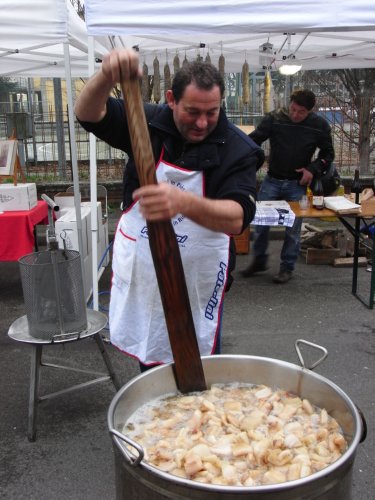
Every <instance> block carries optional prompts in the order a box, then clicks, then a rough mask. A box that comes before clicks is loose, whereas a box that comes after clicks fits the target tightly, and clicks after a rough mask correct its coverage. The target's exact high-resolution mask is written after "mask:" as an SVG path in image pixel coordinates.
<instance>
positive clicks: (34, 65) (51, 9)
mask: <svg viewBox="0 0 375 500" xmlns="http://www.w3.org/2000/svg"><path fill="white" fill-rule="evenodd" d="M64 43H67V44H68V45H69V52H70V63H69V70H70V73H71V76H73V77H85V76H87V75H88V60H87V53H88V37H87V31H86V26H85V23H84V21H82V19H80V17H79V16H78V14H77V13H76V12H75V10H74V8H73V6H72V5H71V3H70V2H69V1H66V0H2V1H1V30H0V76H15V77H19V76H23V77H57V78H59V77H61V78H65V75H66V73H65V72H66V67H65V60H64V49H63V44H64ZM95 48H96V56H97V57H99V58H100V57H102V56H103V55H104V54H105V52H106V51H107V49H106V48H105V47H103V46H102V45H101V44H100V43H99V42H96V44H95Z"/></svg>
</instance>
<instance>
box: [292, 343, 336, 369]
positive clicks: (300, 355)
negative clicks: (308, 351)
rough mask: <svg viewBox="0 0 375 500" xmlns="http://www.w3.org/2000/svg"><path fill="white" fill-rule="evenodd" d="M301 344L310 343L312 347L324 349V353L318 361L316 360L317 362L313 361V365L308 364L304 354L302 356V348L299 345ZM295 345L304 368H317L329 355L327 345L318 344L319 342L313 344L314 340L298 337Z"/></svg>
mask: <svg viewBox="0 0 375 500" xmlns="http://www.w3.org/2000/svg"><path fill="white" fill-rule="evenodd" d="M300 344H305V345H308V346H310V347H315V349H318V350H319V351H322V352H323V355H322V356H321V357H320V358H319V359H318V360H317V361H315V363H313V364H312V365H311V366H306V364H305V360H304V359H303V356H302V353H301V349H300V347H299V345H300ZM294 346H295V348H296V351H297V354H298V358H299V360H300V363H301V365H302V368H307V369H308V370H313V369H314V368H316V367H317V366H318V365H320V363H322V362H323V361H324V360H325V359H326V357H327V356H328V351H327V349H326V348H325V347H322V346H321V345H318V344H313V343H312V342H309V341H307V340H303V339H297V340H296V341H295V344H294Z"/></svg>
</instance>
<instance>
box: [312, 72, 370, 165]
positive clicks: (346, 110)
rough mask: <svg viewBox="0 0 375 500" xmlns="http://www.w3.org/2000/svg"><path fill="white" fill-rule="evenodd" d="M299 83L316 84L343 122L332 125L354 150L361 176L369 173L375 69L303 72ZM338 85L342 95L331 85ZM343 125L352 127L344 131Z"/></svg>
mask: <svg viewBox="0 0 375 500" xmlns="http://www.w3.org/2000/svg"><path fill="white" fill-rule="evenodd" d="M302 80H303V81H304V82H305V83H306V86H307V87H308V81H310V83H311V82H315V83H317V84H318V85H319V88H320V90H321V93H322V94H325V95H326V97H327V103H329V105H330V106H331V107H333V108H338V109H340V111H341V113H342V116H343V117H344V120H343V121H342V122H341V123H336V126H337V127H339V128H340V133H341V134H343V136H344V137H345V138H346V140H347V141H348V143H350V144H351V145H352V146H353V147H355V148H356V150H357V151H358V158H359V165H358V166H359V169H360V172H361V174H369V173H370V155H371V153H372V152H374V151H375V141H373V140H372V138H373V137H374V132H375V69H337V70H330V71H306V72H305V73H304V75H303V77H302ZM335 81H339V82H341V83H342V85H343V87H344V89H345V92H343V93H338V92H337V86H335V85H332V82H335ZM347 123H350V124H351V125H353V126H352V127H350V129H348V127H347V126H346V125H347Z"/></svg>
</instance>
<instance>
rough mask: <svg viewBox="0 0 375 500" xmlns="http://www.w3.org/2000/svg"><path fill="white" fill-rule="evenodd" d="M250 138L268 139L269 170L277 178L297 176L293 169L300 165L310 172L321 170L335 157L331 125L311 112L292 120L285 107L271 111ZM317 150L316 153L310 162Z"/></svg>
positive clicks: (295, 177) (256, 140) (296, 177)
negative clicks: (315, 156) (302, 117)
mask: <svg viewBox="0 0 375 500" xmlns="http://www.w3.org/2000/svg"><path fill="white" fill-rule="evenodd" d="M250 137H251V138H252V139H253V140H254V141H255V142H256V143H257V144H259V145H260V144H262V143H263V142H264V141H266V140H267V139H269V140H270V155H269V160H268V164H269V170H268V173H269V174H270V175H271V176H272V177H276V178H277V179H298V178H299V177H300V174H298V173H297V172H296V171H295V170H296V169H297V168H302V167H304V168H306V169H307V170H309V171H310V172H311V173H312V174H315V173H317V172H321V171H322V170H323V169H324V168H325V167H327V166H328V165H329V164H330V163H332V161H333V159H334V157H335V153H334V149H333V144H332V137H331V127H330V126H329V124H328V122H327V121H326V120H325V119H324V118H322V117H321V116H319V115H317V114H316V113H314V112H312V113H310V114H309V115H308V116H307V118H306V119H305V120H303V121H302V122H299V123H294V122H292V121H291V119H290V118H289V116H288V111H287V110H286V109H280V110H277V111H272V112H271V113H268V114H267V115H265V117H264V118H263V119H262V121H261V122H260V123H259V125H258V127H257V128H256V129H255V130H254V132H251V134H250ZM316 149H319V153H318V156H317V158H316V159H315V160H314V161H312V158H313V156H314V154H315V151H316ZM322 160H323V161H322Z"/></svg>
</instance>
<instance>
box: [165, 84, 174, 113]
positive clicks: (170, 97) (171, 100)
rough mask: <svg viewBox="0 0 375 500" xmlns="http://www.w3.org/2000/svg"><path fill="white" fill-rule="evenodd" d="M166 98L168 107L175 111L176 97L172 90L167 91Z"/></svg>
mask: <svg viewBox="0 0 375 500" xmlns="http://www.w3.org/2000/svg"><path fill="white" fill-rule="evenodd" d="M165 98H166V100H167V104H168V106H169V107H170V108H171V109H173V108H174V105H175V103H176V101H175V100H174V95H173V92H172V90H171V89H169V90H167V92H166V93H165Z"/></svg>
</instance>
